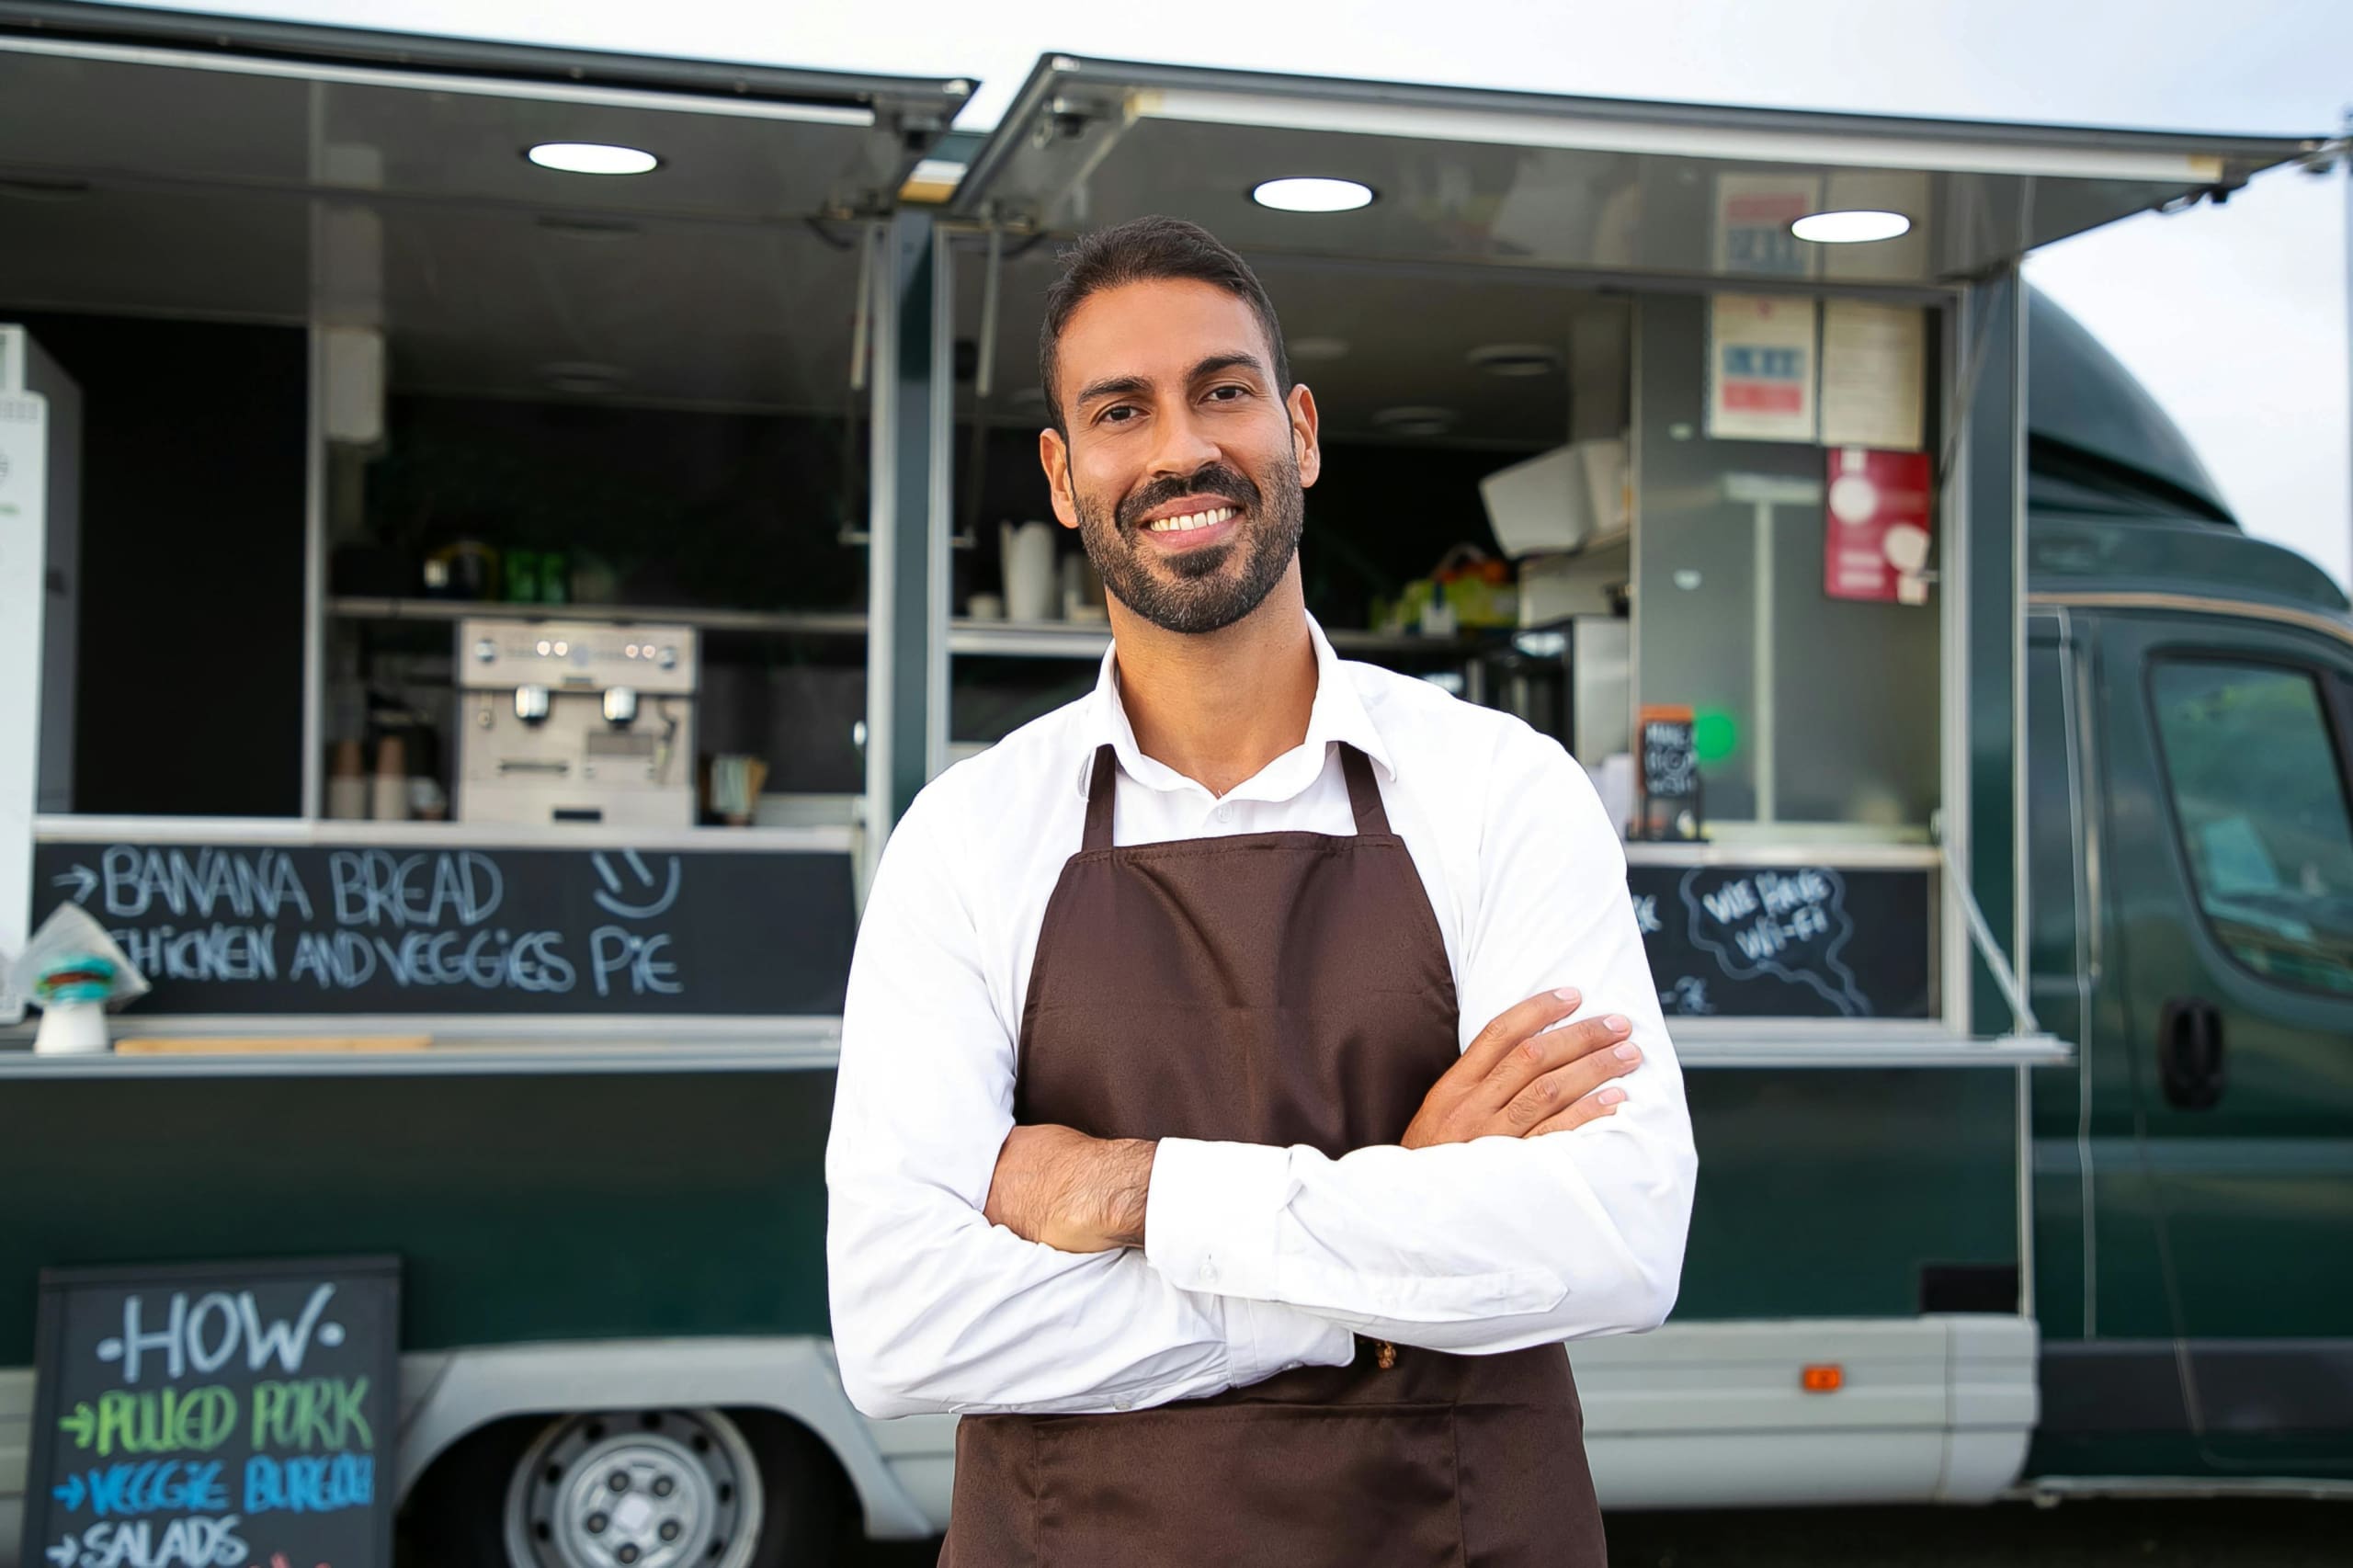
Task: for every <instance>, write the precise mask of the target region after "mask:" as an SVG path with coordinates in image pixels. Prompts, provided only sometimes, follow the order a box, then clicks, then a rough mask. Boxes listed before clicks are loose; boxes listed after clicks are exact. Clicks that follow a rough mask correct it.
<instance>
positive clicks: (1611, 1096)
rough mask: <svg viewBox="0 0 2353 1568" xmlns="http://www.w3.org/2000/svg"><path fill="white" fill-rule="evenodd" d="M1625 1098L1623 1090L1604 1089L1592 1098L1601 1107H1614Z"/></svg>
mask: <svg viewBox="0 0 2353 1568" xmlns="http://www.w3.org/2000/svg"><path fill="white" fill-rule="evenodd" d="M1625 1097H1626V1091H1625V1090H1623V1089H1604V1090H1602V1091H1601V1093H1599V1094H1597V1095H1596V1096H1594V1098H1596V1099H1597V1100H1599V1101H1600V1102H1601V1103H1602V1104H1603V1105H1616V1104H1617V1103H1618V1102H1619V1101H1620V1100H1622V1099H1624V1098H1625Z"/></svg>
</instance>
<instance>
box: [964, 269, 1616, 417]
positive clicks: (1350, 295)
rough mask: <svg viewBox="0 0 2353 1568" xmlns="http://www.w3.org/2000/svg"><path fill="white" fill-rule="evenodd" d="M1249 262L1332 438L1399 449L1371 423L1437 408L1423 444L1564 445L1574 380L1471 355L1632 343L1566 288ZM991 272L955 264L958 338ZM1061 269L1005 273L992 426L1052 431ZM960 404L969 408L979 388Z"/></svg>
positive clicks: (967, 331)
mask: <svg viewBox="0 0 2353 1568" xmlns="http://www.w3.org/2000/svg"><path fill="white" fill-rule="evenodd" d="M1249 259H1250V261H1251V263H1252V266H1253V268H1254V270H1256V272H1257V274H1258V277H1259V280H1260V281H1261V282H1263V283H1264V284H1266V286H1267V294H1268V296H1269V297H1270V298H1271V299H1272V300H1273V301H1274V304H1275V312H1276V314H1277V316H1278V317H1279V318H1280V320H1281V322H1282V326H1283V336H1284V339H1285V341H1286V342H1287V343H1290V344H1291V345H1293V346H1295V347H1303V348H1305V349H1307V350H1309V352H1307V353H1298V352H1295V353H1294V358H1293V363H1292V365H1291V373H1292V375H1293V376H1294V377H1295V378H1297V379H1298V380H1300V381H1304V382H1306V383H1307V384H1308V386H1310V387H1311V388H1313V391H1314V392H1315V399H1316V406H1317V409H1318V411H1319V412H1320V414H1321V415H1322V417H1323V423H1324V431H1325V434H1326V435H1327V437H1329V438H1331V439H1335V440H1381V441H1395V440H1397V439H1399V437H1396V436H1394V435H1392V434H1391V433H1390V432H1387V431H1385V430H1383V429H1381V427H1380V426H1378V425H1376V424H1375V423H1374V418H1373V416H1374V415H1376V414H1378V413H1380V412H1381V410H1383V409H1393V408H1400V407H1415V408H1431V407H1435V408H1441V409H1445V410H1447V411H1449V413H1451V414H1452V415H1454V424H1453V426H1452V427H1451V428H1450V429H1449V431H1448V432H1447V433H1446V435H1445V436H1444V437H1419V439H1438V440H1442V441H1444V442H1447V443H1456V444H1462V443H1467V444H1475V445H1481V446H1495V447H1502V448H1536V447H1546V446H1551V445H1553V444H1556V443H1558V442H1561V441H1563V440H1566V439H1567V438H1568V428H1569V414H1568V410H1569V403H1570V396H1571V382H1570V378H1569V373H1568V371H1567V370H1566V369H1563V368H1559V367H1556V368H1553V369H1546V370H1542V371H1541V372H1540V373H1538V374H1535V375H1520V376H1503V375H1497V374H1495V372H1494V371H1492V370H1489V369H1483V368H1482V367H1481V366H1479V365H1477V364H1474V363H1473V362H1472V358H1471V356H1472V352H1473V351H1474V350H1476V349H1479V348H1482V347H1493V346H1502V345H1521V346H1532V347H1540V348H1549V349H1552V350H1553V351H1554V352H1556V353H1558V354H1559V355H1560V356H1561V358H1562V360H1563V364H1564V365H1565V363H1566V362H1567V361H1569V360H1570V359H1571V358H1573V356H1572V353H1571V335H1572V333H1573V332H1576V331H1578V330H1580V325H1581V324H1582V325H1583V328H1584V330H1585V332H1586V335H1585V336H1584V337H1583V338H1582V339H1581V342H1582V345H1583V347H1585V348H1586V351H1587V353H1586V357H1587V358H1591V357H1592V356H1591V347H1592V343H1593V335H1592V334H1593V331H1594V329H1595V328H1596V327H1598V328H1600V329H1601V335H1602V336H1603V337H1605V338H1607V337H1609V336H1612V335H1614V336H1616V337H1618V338H1619V339H1620V340H1622V338H1623V336H1624V333H1625V320H1626V310H1627V305H1626V301H1624V300H1622V299H1619V298H1614V297H1611V296H1607V295H1600V294H1596V293H1594V292H1593V291H1591V290H1582V289H1577V288H1574V287H1571V286H1568V285H1566V284H1563V283H1552V282H1547V281H1545V280H1542V279H1533V280H1526V279H1518V278H1482V279H1478V280H1476V281H1466V280H1464V279H1461V278H1427V277H1415V276H1406V275H1402V274H1398V273H1395V272H1382V271H1380V270H1377V269H1372V268H1367V267H1343V266H1337V265H1334V264H1329V263H1324V262H1319V261H1315V260H1312V259H1306V258H1301V257H1294V256H1267V255H1256V256H1250V257H1249ZM985 266H986V264H985V260H984V258H983V256H982V254H981V253H980V252H979V251H978V250H977V249H973V250H965V251H961V252H960V253H959V264H958V269H957V307H956V312H957V313H956V321H957V332H958V335H959V336H961V337H965V338H971V337H972V336H973V335H974V333H975V332H976V331H977V324H978V322H979V321H980V315H981V300H982V278H983V273H984V270H985ZM1058 266H1059V263H1058V261H1057V259H1056V256H1055V247H1053V246H1052V245H1050V244H1040V245H1038V246H1036V247H1035V248H1033V249H1031V250H1029V251H1028V252H1026V253H1024V254H1022V255H1021V256H1018V257H1017V258H1015V259H1010V260H1007V261H1006V263H1005V264H1004V268H1005V270H1004V275H1003V278H1002V280H1001V283H1000V286H999V287H1000V292H999V297H998V306H997V309H998V318H997V341H996V350H995V361H994V363H995V385H994V388H993V395H992V398H991V405H992V414H991V419H992V422H994V423H1006V424H1015V425H1029V426H1033V427H1034V426H1038V425H1042V424H1043V423H1044V419H1045V403H1044V399H1043V397H1042V396H1041V395H1040V390H1039V387H1038V330H1039V327H1040V324H1041V323H1042V322H1043V320H1044V317H1045V295H1046V289H1047V286H1048V284H1049V283H1051V281H1052V279H1053V277H1054V273H1055V270H1056V268H1057V267H1058ZM1319 340H1320V341H1319ZM1319 350H1320V352H1319ZM1623 368H1624V361H1623V359H1622V358H1619V359H1617V360H1616V362H1615V363H1614V364H1613V365H1610V366H1608V367H1607V373H1608V374H1610V375H1612V376H1622V372H1623ZM962 406H963V407H965V408H966V409H968V410H969V408H970V406H971V397H970V389H969V388H968V389H966V390H965V394H964V396H963V399H962Z"/></svg>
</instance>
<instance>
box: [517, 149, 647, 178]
mask: <svg viewBox="0 0 2353 1568" xmlns="http://www.w3.org/2000/svg"><path fill="white" fill-rule="evenodd" d="M523 155H524V156H525V157H527V158H529V159H530V160H531V162H533V163H535V164H537V165H540V167H541V168H543V169H561V170H562V171H563V172H564V173H565V174H568V175H642V174H644V173H646V172H648V171H649V170H652V169H655V168H658V167H660V166H661V164H662V160H661V159H659V158H657V157H655V156H654V154H653V153H648V152H644V151H642V150H641V149H639V148H636V147H616V146H613V145H611V144H609V143H607V142H540V144H539V145H538V146H536V147H533V148H532V149H530V150H529V152H527V153H524V154H523Z"/></svg>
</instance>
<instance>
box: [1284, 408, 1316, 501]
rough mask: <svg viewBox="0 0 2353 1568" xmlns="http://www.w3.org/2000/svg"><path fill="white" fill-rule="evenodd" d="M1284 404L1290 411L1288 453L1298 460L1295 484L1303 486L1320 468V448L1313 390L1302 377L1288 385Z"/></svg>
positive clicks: (1312, 478)
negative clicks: (1288, 394)
mask: <svg viewBox="0 0 2353 1568" xmlns="http://www.w3.org/2000/svg"><path fill="white" fill-rule="evenodd" d="M1284 405H1285V406H1286V407H1287V408H1288V409H1289V410H1290V453H1291V457H1292V458H1293V459H1294V460H1297V462H1298V463H1299V487H1300V488H1301V489H1302V490H1304V489H1306V488H1307V487H1308V486H1309V485H1311V484H1313V483H1315V476H1316V475H1318V474H1320V473H1322V472H1324V449H1323V447H1322V446H1321V445H1320V444H1319V443H1318V441H1317V439H1316V429H1317V426H1318V421H1317V417H1316V414H1315V394H1314V393H1313V392H1310V391H1308V390H1307V383H1306V382H1305V381H1302V382H1300V383H1299V384H1298V385H1297V386H1294V387H1293V388H1291V389H1290V397H1288V398H1286V399H1285V400H1284Z"/></svg>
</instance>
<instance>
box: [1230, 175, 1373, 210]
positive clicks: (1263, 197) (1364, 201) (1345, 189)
mask: <svg viewBox="0 0 2353 1568" xmlns="http://www.w3.org/2000/svg"><path fill="white" fill-rule="evenodd" d="M1250 199H1251V200H1253V201H1255V202H1256V203H1257V204H1258V205H1259V206H1261V207H1271V208H1273V209H1274V210H1276V211H1278V212H1353V211H1355V210H1357V209H1358V208H1359V207H1370V205H1372V187H1370V186H1369V185H1366V184H1363V183H1362V182H1361V181H1358V180H1352V179H1325V178H1322V177H1320V176H1306V175H1302V176H1293V177H1291V178H1289V179H1270V180H1267V182H1265V183H1264V184H1262V185H1260V186H1259V187H1257V188H1256V189H1255V190H1253V191H1252V192H1251V193H1250Z"/></svg>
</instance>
